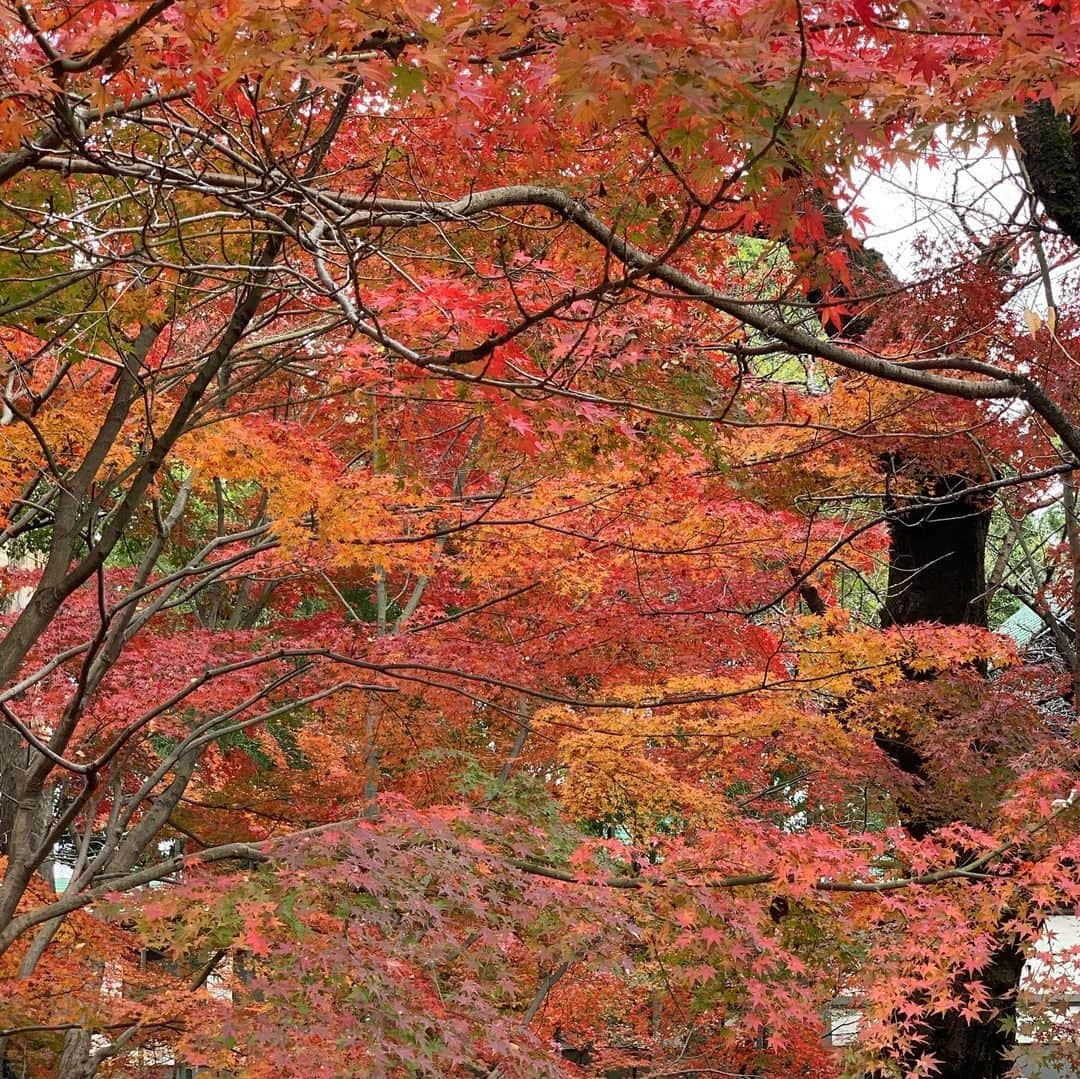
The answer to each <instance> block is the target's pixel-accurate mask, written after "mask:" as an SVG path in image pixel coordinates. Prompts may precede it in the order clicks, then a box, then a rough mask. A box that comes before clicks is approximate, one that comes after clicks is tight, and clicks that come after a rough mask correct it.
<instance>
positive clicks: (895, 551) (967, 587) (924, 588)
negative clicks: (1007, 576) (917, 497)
mask: <svg viewBox="0 0 1080 1079" xmlns="http://www.w3.org/2000/svg"><path fill="white" fill-rule="evenodd" d="M969 486H971V482H970V480H967V479H965V477H963V476H939V477H937V478H936V479H934V481H933V482H932V483H931V484H929V485H928V487H929V489H928V490H927V492H926V493H927V497H928V499H933V500H934V504H932V505H925V504H920V503H919V502H918V501H911V500H908V501H907V502H900V500H898V499H890V500H889V502H888V503H887V504H886V507H885V509H886V513H887V514H888V519H889V590H888V594H887V596H886V599H885V608H884V610H883V611H882V615H881V621H882V624H883V625H885V626H903V625H908V624H910V623H912V622H940V623H942V624H943V625H946V626H959V625H972V626H985V625H986V570H985V558H986V537H987V534H988V532H989V529H990V509H989V507H988V506H986V505H985V504H983V503H981V502H977V501H974V500H972V499H971V498H970V497H967V496H965V495H964V494H963V491H964V488H966V487H969Z"/></svg>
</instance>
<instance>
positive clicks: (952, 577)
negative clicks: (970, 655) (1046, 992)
mask: <svg viewBox="0 0 1080 1079" xmlns="http://www.w3.org/2000/svg"><path fill="white" fill-rule="evenodd" d="M968 485H969V483H968V482H967V481H965V479H964V477H962V476H941V477H937V478H936V479H934V480H933V481H932V482H930V483H928V484H927V491H926V494H927V497H928V498H933V499H935V502H934V504H933V505H929V506H928V505H920V504H919V503H918V502H917V501H916V502H914V503H912V502H910V501H909V502H907V503H905V504H902V505H898V504H897V503H896V502H895V501H893V502H891V503H890V504H888V505H887V506H886V511H887V512H888V514H889V536H890V560H889V587H888V593H887V596H886V601H885V607H884V609H883V611H882V616H881V617H882V623H883V624H884V625H886V626H888V625H907V624H909V623H912V622H939V623H943V624H945V625H960V624H968V625H982V626H985V625H986V614H987V602H986V577H985V560H986V539H987V534H988V531H989V524H990V509H989V507H988V506H987V505H985V504H984V503H982V502H981V501H979V500H977V499H973V498H972V497H971V496H966V495H964V494H963V490H964V488H965V487H966V486H968ZM950 495H955V496H956V498H955V499H954V500H953V501H948V502H941V501H940V500H941V499H944V498H948V496H950ZM876 741H877V743H878V745H879V746H880V747H881V748H882V750H883V751H884V752H885V753H886V754H887V755H888V756H889V758H890V759H891V760H892V762H893V763H894V764H895V765H896V766H897V767H899V768H901V769H902V770H903V771H905V772H907V773H909V774H911V775H914V776H916V777H918V778H920V779H925V780H931V779H932V776H930V775H929V774H928V772H927V766H926V762H925V761H924V760H923V759H922V757H921V756H920V754H919V752H918V749H917V748H916V747H915V746H914V745H913V744H912V740H911V739H910V738H909V737H906V736H905V734H904V732H902V731H901V732H892V733H891V734H890V735H889V736H885V735H883V734H878V735H877V736H876ZM899 809H900V813H901V817H902V823H903V825H904V827H905V829H906V830H907V831H908V832H910V833H911V834H912V835H914V836H916V837H921V836H925V835H927V834H929V833H930V832H932V831H933V830H934V829H935V828H937V827H940V826H941V825H943V824H946V823H949V822H950V821H953V820H955V810H954V809H953V810H951V811H945V810H944V809H943V808H939V807H936V806H935V805H934V804H933V799H932V798H926V799H925V800H923V801H920V802H918V803H916V804H902V805H900V806H899ZM968 823H978V822H968ZM1024 959H1025V957H1024V954H1023V952H1022V950H1021V949H1020V947H1019V944H1018V942H1017V941H1016V939H1015V937H1012V936H1005V935H1002V937H1001V940H1000V943H999V947H998V949H997V951H996V952H995V954H994V956H993V957H992V958H991V960H990V962H989V964H988V965H987V966H986V968H985V969H984V970H983V971H982V972H981V974H980V976H979V978H980V981H981V982H982V983H983V985H984V986H985V987H986V990H987V999H988V1002H989V1003H990V1005H991V1012H990V1014H989V1015H988V1016H987V1017H986V1018H984V1019H980V1020H978V1021H974V1022H973V1021H969V1020H968V1019H966V1018H964V1017H963V1016H962V1015H960V1014H959V1012H956V1011H953V1012H948V1013H946V1014H944V1015H932V1016H929V1017H928V1018H927V1019H926V1020H925V1022H924V1023H923V1025H922V1029H921V1032H920V1033H921V1035H922V1037H923V1039H924V1045H923V1050H922V1051H929V1052H930V1053H931V1054H932V1055H933V1056H934V1057H935V1058H937V1060H938V1061H940V1064H939V1070H938V1071H936V1072H935V1073H934V1074H935V1077H936V1079H1000V1077H1004V1076H1006V1075H1007V1074H1008V1073H1009V1069H1010V1060H1009V1050H1010V1049H1011V1048H1012V1046H1013V1045H1014V1044H1015V1041H1016V1034H1015V1018H1016V1004H1015V996H1016V990H1017V987H1018V986H1019V983H1020V972H1021V970H1022V969H1023V966H1024ZM911 1063H913V1062H911Z"/></svg>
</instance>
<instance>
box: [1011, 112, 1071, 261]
mask: <svg viewBox="0 0 1080 1079" xmlns="http://www.w3.org/2000/svg"><path fill="white" fill-rule="evenodd" d="M1016 137H1017V140H1018V142H1019V143H1020V150H1021V154H1022V156H1023V160H1024V167H1025V168H1026V169H1027V174H1028V177H1029V178H1030V180H1031V187H1032V190H1033V192H1034V194H1035V196H1036V197H1037V198H1038V200H1039V201H1040V202H1041V203H1042V204H1043V207H1044V208H1045V210H1046V212H1047V214H1049V216H1050V219H1051V220H1052V221H1053V222H1054V224H1055V225H1057V227H1058V228H1059V229H1061V231H1062V232H1064V233H1065V235H1066V236H1068V237H1069V239H1071V240H1072V241H1073V243H1076V244H1080V132H1076V131H1074V130H1073V118H1072V117H1070V116H1063V115H1060V114H1058V113H1056V112H1054V109H1053V107H1052V106H1051V104H1050V102H1049V101H1034V102H1032V103H1031V104H1030V105H1028V107H1027V108H1026V109H1025V110H1024V112H1023V113H1021V115H1020V116H1018V117H1017V118H1016Z"/></svg>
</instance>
